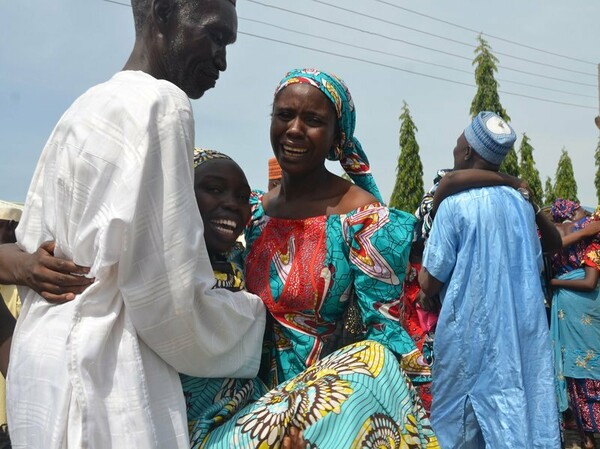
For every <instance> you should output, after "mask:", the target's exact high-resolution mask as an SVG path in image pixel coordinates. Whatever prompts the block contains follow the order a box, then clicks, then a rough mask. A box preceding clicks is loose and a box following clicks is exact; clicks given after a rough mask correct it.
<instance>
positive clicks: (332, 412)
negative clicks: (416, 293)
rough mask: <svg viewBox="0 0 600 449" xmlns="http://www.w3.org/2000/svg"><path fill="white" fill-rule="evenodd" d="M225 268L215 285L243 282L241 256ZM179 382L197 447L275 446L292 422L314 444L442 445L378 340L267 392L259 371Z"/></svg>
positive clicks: (324, 448) (327, 447) (410, 448)
mask: <svg viewBox="0 0 600 449" xmlns="http://www.w3.org/2000/svg"><path fill="white" fill-rule="evenodd" d="M236 256H237V254H235V252H234V253H233V258H234V259H235V257H236ZM219 267H220V268H221V269H220V270H218V271H217V270H215V278H216V279H217V285H216V286H215V288H228V289H230V290H236V289H241V288H244V279H243V275H242V273H241V271H240V270H239V269H238V267H237V265H236V264H235V263H233V262H232V263H231V264H229V263H225V264H219ZM269 347H270V346H269V345H265V348H269ZM261 370H262V368H261ZM267 371H268V370H267ZM181 383H182V387H183V392H184V396H185V400H186V404H187V412H188V425H189V431H190V445H191V449H199V448H211V449H230V448H236V449H250V448H263V449H267V448H269V449H270V448H274V449H276V448H279V447H280V445H281V441H282V439H283V437H284V436H285V435H286V433H287V431H288V429H289V427H290V426H295V427H296V428H299V429H302V430H303V433H304V438H305V440H306V441H307V442H308V443H309V444H310V447H311V448H313V449H317V448H320V449H337V448H341V447H344V448H346V447H347V448H355V449H359V448H364V447H394V448H407V449H439V445H438V443H437V439H436V437H435V435H434V434H433V431H432V430H431V425H430V424H429V420H428V418H427V416H426V414H425V411H424V409H423V407H422V405H421V403H420V402H419V399H418V396H417V395H416V392H415V390H414V388H413V386H412V384H411V382H410V381H409V380H408V378H407V377H406V376H405V375H404V373H403V371H402V370H400V369H398V362H397V360H396V357H395V356H394V355H393V354H392V353H391V352H390V351H389V350H387V349H386V348H384V347H383V346H382V345H380V344H378V343H375V342H372V341H365V342H360V343H356V344H354V345H352V346H348V347H346V348H343V349H341V350H339V351H337V352H334V353H333V354H331V355H330V356H329V357H326V358H324V359H323V360H321V361H319V362H317V363H316V364H314V365H312V366H311V368H310V369H307V370H305V371H303V372H302V373H300V374H299V375H298V376H296V378H293V379H291V380H290V381H288V382H285V383H284V384H283V385H280V386H279V387H278V388H275V389H273V390H271V391H269V392H268V393H267V389H266V387H265V386H264V384H263V383H262V382H261V381H260V380H259V379H258V378H255V379H206V378H197V377H191V376H186V375H184V374H182V375H181ZM381 444H387V445H389V446H381Z"/></svg>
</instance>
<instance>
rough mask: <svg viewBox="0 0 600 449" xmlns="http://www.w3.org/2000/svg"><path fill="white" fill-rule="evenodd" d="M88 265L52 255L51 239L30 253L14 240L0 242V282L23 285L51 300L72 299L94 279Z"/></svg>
mask: <svg viewBox="0 0 600 449" xmlns="http://www.w3.org/2000/svg"><path fill="white" fill-rule="evenodd" d="M88 272H89V268H86V267H80V266H79V265H76V264H75V263H73V262H72V261H69V260H66V259H61V258H57V257H54V242H45V243H42V245H41V246H40V247H39V248H38V250H37V251H36V252H35V253H33V254H29V253H26V252H24V251H21V249H20V248H19V247H18V246H17V245H16V244H13V243H9V244H4V245H0V284H15V285H25V286H27V287H30V288H31V289H33V290H35V291H36V292H37V293H39V294H40V295H41V296H42V297H43V298H44V299H46V300H47V301H49V302H53V303H63V302H66V301H71V300H73V299H75V296H76V295H78V294H80V293H82V292H83V291H84V290H85V289H86V288H87V287H89V286H90V285H91V284H92V283H93V282H94V279H89V278H86V277H84V275H85V274H87V273H88Z"/></svg>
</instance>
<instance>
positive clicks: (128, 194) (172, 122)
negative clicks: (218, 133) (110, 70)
mask: <svg viewBox="0 0 600 449" xmlns="http://www.w3.org/2000/svg"><path fill="white" fill-rule="evenodd" d="M132 7H133V12H134V18H135V23H136V42H135V47H134V49H133V52H132V54H131V56H130V58H129V60H128V62H127V64H126V65H125V67H124V70H123V71H122V72H119V73H117V74H116V75H115V76H114V77H112V78H111V79H110V80H109V81H107V82H105V83H103V84H100V85H98V86H95V87H93V88H91V89H90V90H89V91H87V92H86V93H85V94H83V95H82V96H81V97H80V98H78V99H77V100H76V101H75V102H74V103H73V105H72V106H71V107H70V108H69V109H68V110H67V111H66V112H65V114H64V115H63V116H62V118H61V119H60V121H59V123H58V124H57V125H56V128H55V129H54V131H53V132H52V135H51V136H50V138H49V140H48V142H47V144H46V146H45V148H44V150H43V152H42V155H41V157H40V160H39V163H38V165H37V168H36V170H35V174H34V176H33V181H32V183H31V186H30V189H29V193H28V195H27V200H26V204H25V209H24V213H23V217H22V219H21V223H20V225H19V227H18V229H17V238H18V243H19V245H20V246H21V247H22V248H23V249H24V250H25V251H27V252H30V253H31V252H34V251H35V250H36V249H37V248H38V247H39V246H40V245H41V244H42V242H44V241H47V240H55V241H56V249H55V253H56V254H57V255H59V256H62V257H65V258H70V259H72V260H73V261H74V262H75V263H77V264H78V265H82V266H89V267H91V270H90V276H91V277H94V278H95V282H94V283H93V284H92V285H91V286H90V287H89V288H88V289H87V290H85V292H83V293H82V294H81V295H79V296H78V297H77V298H76V299H75V300H73V301H71V302H68V303H66V304H64V305H53V304H50V303H48V302H46V301H45V300H44V299H42V298H41V297H40V296H39V295H38V294H37V293H35V292H34V291H33V290H31V289H29V288H25V287H23V288H20V294H21V298H22V300H23V307H22V311H21V315H20V317H19V320H18V322H17V326H16V329H15V333H14V337H13V343H12V345H13V346H12V350H11V360H10V365H9V373H8V379H9V380H8V392H7V394H8V402H9V407H8V419H9V429H10V433H11V438H12V441H13V447H15V448H23V449H25V448H27V449H66V448H69V449H71V448H93V449H109V448H111V449H119V448H123V449H125V448H126V449H133V448H140V449H141V448H144V449H154V448H156V449H172V448H187V447H189V441H188V430H187V422H186V411H185V405H184V399H183V394H182V390H181V385H180V381H179V376H178V374H177V372H178V371H179V372H183V373H186V374H190V375H194V376H203V377H252V376H254V375H255V374H256V372H257V370H258V365H259V358H260V346H261V342H262V336H263V332H264V321H265V312H264V308H263V305H262V303H261V301H260V299H259V298H258V297H256V296H254V295H251V294H248V293H232V292H229V291H227V290H225V289H214V290H213V289H212V287H213V286H214V284H215V281H214V278H213V273H212V269H211V266H210V262H209V259H208V255H207V252H206V247H205V243H204V239H203V224H202V219H201V217H200V214H199V212H198V208H197V206H196V202H195V197H194V191H193V182H192V180H193V173H192V151H193V145H194V119H193V115H192V108H191V105H190V101H189V98H199V97H200V96H202V94H203V93H204V92H205V91H206V90H208V89H210V88H211V87H213V86H214V84H215V82H216V79H217V78H218V75H219V72H220V71H223V70H225V68H226V61H225V47H226V45H228V44H230V43H232V42H233V41H234V40H235V37H236V33H237V16H236V11H235V1H234V0H133V2H132ZM188 97H189V98H188Z"/></svg>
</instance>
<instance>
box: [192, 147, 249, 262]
mask: <svg viewBox="0 0 600 449" xmlns="http://www.w3.org/2000/svg"><path fill="white" fill-rule="evenodd" d="M194 191H195V193H196V202H197V203H198V209H199V210H200V215H202V221H203V222H204V239H205V241H206V247H207V249H208V252H209V254H221V253H226V252H227V251H229V250H230V249H231V248H232V247H233V245H234V244H235V241H236V239H237V238H238V237H239V235H240V234H241V233H242V231H243V230H244V227H245V226H246V224H247V223H248V220H249V219H250V203H249V202H248V200H249V199H250V186H249V185H248V180H247V179H246V175H244V172H243V171H242V169H241V168H240V167H239V165H237V164H236V163H235V162H233V161H231V160H229V159H213V160H209V161H206V162H204V163H203V164H201V165H200V166H198V167H197V168H196V170H195V171H194Z"/></svg>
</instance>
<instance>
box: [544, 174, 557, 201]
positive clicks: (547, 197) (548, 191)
mask: <svg viewBox="0 0 600 449" xmlns="http://www.w3.org/2000/svg"><path fill="white" fill-rule="evenodd" d="M554 200H556V194H555V193H554V186H553V185H552V180H551V179H550V176H546V184H545V186H544V205H545V206H550V205H551V204H552V203H554Z"/></svg>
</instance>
